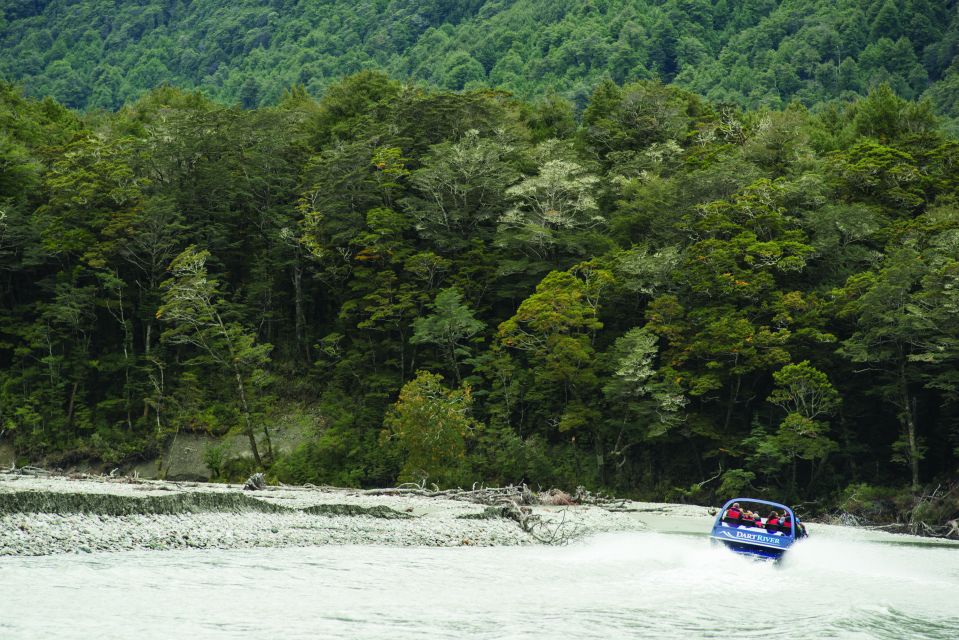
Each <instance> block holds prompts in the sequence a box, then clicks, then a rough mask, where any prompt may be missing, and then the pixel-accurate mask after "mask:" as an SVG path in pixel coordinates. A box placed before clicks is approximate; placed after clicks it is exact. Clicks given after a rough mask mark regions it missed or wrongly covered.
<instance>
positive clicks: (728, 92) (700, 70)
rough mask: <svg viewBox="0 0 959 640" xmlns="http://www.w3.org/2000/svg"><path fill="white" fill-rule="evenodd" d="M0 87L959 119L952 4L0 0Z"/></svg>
mask: <svg viewBox="0 0 959 640" xmlns="http://www.w3.org/2000/svg"><path fill="white" fill-rule="evenodd" d="M0 7H2V9H3V10H2V11H0V52H2V53H0V76H4V77H6V78H7V79H8V80H13V81H19V82H21V83H22V84H23V86H24V87H25V89H26V91H27V93H28V95H32V96H36V97H44V96H47V95H50V96H53V97H55V98H56V99H58V100H59V101H60V102H62V103H63V104H66V105H67V106H70V107H74V108H88V107H99V108H104V109H109V110H114V109H116V108H118V107H120V106H121V105H123V104H126V103H127V102H129V101H131V100H133V99H136V98H138V97H139V96H141V95H143V94H144V93H145V92H146V91H149V90H151V89H153V88H154V87H156V86H159V85H160V84H161V83H170V84H173V85H175V86H178V87H183V88H187V89H200V90H202V91H203V92H204V94H205V95H207V96H209V97H212V98H214V99H216V100H218V101H220V102H225V103H228V104H235V103H240V104H243V105H244V106H246V107H253V106H257V105H265V104H270V105H272V104H276V102H277V100H279V99H280V96H281V95H282V93H283V91H284V90H286V88H287V87H290V86H293V85H296V84H302V85H304V86H305V87H306V88H307V90H308V91H309V92H310V93H311V94H312V95H314V96H319V95H321V94H322V90H323V89H324V88H325V87H326V86H327V85H328V84H329V83H330V82H332V81H334V80H336V79H337V78H340V77H343V76H344V75H348V74H351V73H356V72H358V71H360V70H362V69H366V68H371V67H373V68H380V69H382V70H384V71H386V72H388V73H389V74H390V75H391V76H392V77H394V78H397V79H402V80H407V79H409V80H413V81H416V82H427V83H429V84H430V85H432V86H435V87H439V88H445V89H454V90H459V89H464V88H466V89H470V88H477V87H480V86H494V87H500V88H504V89H507V90H509V91H511V92H513V93H514V94H516V95H519V96H521V97H525V98H535V97H539V96H542V95H546V94H547V93H549V92H553V93H557V94H559V95H561V96H564V97H566V98H569V99H571V100H573V101H574V103H575V104H577V106H579V107H582V106H583V105H585V103H586V101H587V99H588V98H589V95H590V94H591V93H592V89H593V87H595V86H596V84H597V83H598V82H599V81H600V80H602V79H604V78H606V77H609V78H611V79H612V80H614V81H615V82H617V83H620V84H622V83H624V82H632V81H637V80H644V79H659V80H660V81H662V82H666V83H675V84H676V85H678V86H681V87H683V88H685V89H688V90H690V91H693V92H695V93H698V94H699V95H702V96H705V97H707V98H708V99H709V100H711V101H714V102H728V103H734V104H737V105H739V106H741V107H748V108H757V107H759V106H768V107H771V108H783V107H784V106H786V105H787V104H789V103H790V102H791V101H792V100H794V99H795V100H798V101H800V102H801V103H802V104H804V105H806V106H807V107H811V106H813V105H816V104H818V103H820V102H823V101H826V100H831V99H848V98H850V97H855V96H857V95H858V96H863V95H865V94H866V93H868V91H869V89H870V88H872V87H874V86H876V85H878V84H880V83H882V82H887V83H888V84H890V85H891V86H892V87H893V89H894V90H895V91H896V92H897V93H898V94H899V95H900V96H902V97H904V98H906V99H914V98H918V97H919V96H921V95H926V96H927V97H929V98H930V99H931V100H932V101H933V103H934V105H935V106H936V108H937V109H938V112H939V114H940V115H941V116H945V117H948V118H950V119H955V118H956V117H959V107H957V106H956V105H957V104H959V67H957V65H956V60H957V58H956V56H957V53H959V18H957V15H959V14H957V12H956V3H955V1H954V0H589V1H584V0H367V1H365V2H353V1H344V0H267V1H263V0H232V1H229V2H227V1H226V0H192V1H190V0H125V1H124V0H0Z"/></svg>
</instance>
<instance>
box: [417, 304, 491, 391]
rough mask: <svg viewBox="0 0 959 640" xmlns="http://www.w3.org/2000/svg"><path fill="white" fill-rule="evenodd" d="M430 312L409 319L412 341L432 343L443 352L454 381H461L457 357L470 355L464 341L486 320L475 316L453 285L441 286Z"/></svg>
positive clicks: (473, 334)
mask: <svg viewBox="0 0 959 640" xmlns="http://www.w3.org/2000/svg"><path fill="white" fill-rule="evenodd" d="M430 308H431V309H432V310H433V313H431V314H430V315H428V316H426V317H425V318H417V319H416V320H415V321H414V322H413V337H412V338H410V342H412V343H413V344H424V343H426V344H435V345H436V346H437V347H438V348H439V349H440V351H441V352H442V353H443V358H444V359H445V360H446V362H447V364H448V365H449V367H450V369H451V370H452V371H453V375H454V376H455V377H456V383H457V384H459V383H460V382H462V376H461V375H460V361H461V359H462V358H465V357H468V356H469V355H470V349H469V347H468V346H467V344H466V343H467V341H468V340H469V339H470V338H472V337H473V336H475V335H476V334H477V333H479V332H480V331H482V330H483V329H484V328H485V327H486V323H485V322H483V321H482V320H478V319H476V317H475V315H474V312H473V310H472V309H470V308H469V307H468V306H467V305H466V304H465V303H464V302H463V296H462V294H461V293H460V292H459V290H458V289H456V288H449V289H443V290H441V291H440V292H439V293H437V294H436V299H435V300H434V301H433V303H432V304H431V305H430Z"/></svg>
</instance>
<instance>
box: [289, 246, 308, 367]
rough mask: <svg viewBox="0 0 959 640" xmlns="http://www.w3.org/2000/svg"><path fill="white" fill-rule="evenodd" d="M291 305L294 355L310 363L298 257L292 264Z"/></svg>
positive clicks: (301, 272)
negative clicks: (294, 341) (304, 358)
mask: <svg viewBox="0 0 959 640" xmlns="http://www.w3.org/2000/svg"><path fill="white" fill-rule="evenodd" d="M293 303H294V324H295V326H296V353H297V355H302V356H305V357H306V362H309V361H310V348H309V346H308V345H307V344H306V337H305V330H304V327H305V325H306V315H305V314H304V312H303V265H301V264H300V257H299V255H297V256H296V258H295V260H294V262H293Z"/></svg>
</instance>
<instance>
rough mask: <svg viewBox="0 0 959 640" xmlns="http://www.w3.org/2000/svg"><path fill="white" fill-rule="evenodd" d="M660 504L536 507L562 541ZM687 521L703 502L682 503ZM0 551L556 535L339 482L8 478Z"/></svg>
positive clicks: (452, 504)
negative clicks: (248, 485) (260, 484)
mask: <svg viewBox="0 0 959 640" xmlns="http://www.w3.org/2000/svg"><path fill="white" fill-rule="evenodd" d="M663 508H664V505H646V504H645V503H625V502H624V503H618V504H617V505H616V506H615V508H612V507H609V506H599V505H568V506H530V507H524V513H527V514H529V515H533V516H535V517H536V520H537V522H538V523H540V525H539V526H540V529H539V531H545V532H551V533H552V534H553V535H554V537H553V540H555V541H566V540H570V539H574V538H578V537H581V536H584V535H591V534H594V533H600V532H605V531H636V530H642V529H644V528H645V526H646V525H645V523H644V521H643V519H641V518H640V517H639V515H640V514H642V513H643V512H656V511H662V510H663ZM675 508H676V509H677V510H678V511H680V512H682V511H688V512H689V513H688V515H691V516H704V515H706V510H705V509H703V508H702V507H682V506H680V505H675ZM0 531H2V532H3V535H2V536H0V556H37V555H51V554H60V553H93V552H113V551H126V550H143V549H183V548H200V549H238V548H250V547H290V546H314V545H327V544H338V545H343V544H366V545H388V546H440V547H449V546H461V545H479V546H494V545H530V544H540V543H543V542H548V540H544V537H543V536H542V535H536V532H535V531H533V532H531V531H528V530H527V529H526V528H525V527H523V526H521V525H520V523H518V522H517V521H516V520H514V519H511V518H510V517H508V515H506V514H503V513H501V512H500V511H498V510H497V509H492V508H490V507H488V506H484V505H482V504H475V503H473V502H469V501H463V500H457V499H451V498H447V497H443V496H423V495H416V494H414V493H406V494H404V493H401V492H400V493H395V494H392V495H383V494H381V493H375V492H364V491H360V490H351V489H339V488H332V487H288V486H283V487H267V488H265V489H263V490H259V491H244V490H243V488H242V486H241V485H226V484H203V483H174V482H162V481H155V480H150V481H147V480H139V479H131V478H89V477H84V478H77V477H68V476H52V475H39V476H28V475H15V474H3V475H0Z"/></svg>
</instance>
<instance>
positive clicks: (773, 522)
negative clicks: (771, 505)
mask: <svg viewBox="0 0 959 640" xmlns="http://www.w3.org/2000/svg"><path fill="white" fill-rule="evenodd" d="M778 531H779V514H778V513H777V512H775V511H770V512H769V517H768V518H766V532H767V533H777V532H778Z"/></svg>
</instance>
